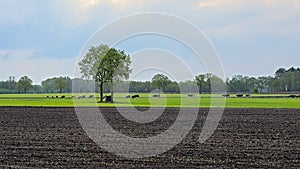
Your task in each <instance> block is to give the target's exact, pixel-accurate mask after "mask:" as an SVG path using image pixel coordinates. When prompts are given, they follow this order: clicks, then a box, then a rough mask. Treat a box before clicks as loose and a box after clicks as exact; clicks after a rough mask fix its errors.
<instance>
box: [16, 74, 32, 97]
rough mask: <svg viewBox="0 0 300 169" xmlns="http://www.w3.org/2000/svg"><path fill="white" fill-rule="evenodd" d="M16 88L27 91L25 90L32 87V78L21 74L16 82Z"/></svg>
mask: <svg viewBox="0 0 300 169" xmlns="http://www.w3.org/2000/svg"><path fill="white" fill-rule="evenodd" d="M16 88H17V90H18V91H19V92H24V93H27V91H28V90H29V89H31V88H32V80H31V79H29V78H28V77H27V76H23V77H21V78H20V80H19V81H18V82H17V85H16Z"/></svg>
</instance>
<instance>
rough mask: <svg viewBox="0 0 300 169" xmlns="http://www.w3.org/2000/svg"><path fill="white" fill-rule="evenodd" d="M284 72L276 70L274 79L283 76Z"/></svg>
mask: <svg viewBox="0 0 300 169" xmlns="http://www.w3.org/2000/svg"><path fill="white" fill-rule="evenodd" d="M285 72H286V70H285V68H279V69H278V70H276V72H275V78H278V77H280V76H281V75H283V74H284V73H285Z"/></svg>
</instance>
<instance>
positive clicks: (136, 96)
mask: <svg viewBox="0 0 300 169" xmlns="http://www.w3.org/2000/svg"><path fill="white" fill-rule="evenodd" d="M139 97H140V95H138V94H136V95H133V96H131V98H133V99H135V98H139Z"/></svg>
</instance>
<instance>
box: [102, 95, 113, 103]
mask: <svg viewBox="0 0 300 169" xmlns="http://www.w3.org/2000/svg"><path fill="white" fill-rule="evenodd" d="M103 99H105V102H111V101H112V98H111V96H104V97H103Z"/></svg>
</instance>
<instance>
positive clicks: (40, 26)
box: [0, 0, 300, 84]
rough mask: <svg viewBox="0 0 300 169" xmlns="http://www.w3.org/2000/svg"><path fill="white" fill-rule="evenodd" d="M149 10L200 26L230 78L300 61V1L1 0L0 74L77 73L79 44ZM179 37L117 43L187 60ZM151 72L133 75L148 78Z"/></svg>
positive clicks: (43, 75)
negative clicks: (75, 70)
mask: <svg viewBox="0 0 300 169" xmlns="http://www.w3.org/2000/svg"><path fill="white" fill-rule="evenodd" d="M144 12H156V13H164V14H169V15H172V16H177V17H180V18H182V19H184V20H186V21H188V22H189V23H191V24H193V25H194V26H196V27H197V28H198V29H199V30H201V31H202V32H203V33H204V34H205V35H206V37H207V38H208V39H209V40H210V42H211V43H212V44H213V45H214V48H215V49H216V51H217V53H218V55H219V59H220V62H221V63H222V66H223V70H224V73H225V76H226V77H229V78H231V77H232V76H233V75H237V74H242V75H248V76H255V77H258V76H266V75H273V74H274V72H275V70H276V69H278V68H279V67H286V68H289V67H291V66H294V67H299V66H300V48H299V44H300V22H299V21H300V1H299V0H189V1H182V0H151V1H149V0H43V1H40V0H0V80H7V79H8V77H9V76H15V77H16V80H18V79H19V78H20V77H21V76H24V75H27V76H29V77H30V78H31V79H32V80H33V81H34V83H35V84H40V82H41V81H42V80H45V79H47V78H49V77H54V76H70V77H74V76H75V75H74V69H75V67H76V65H77V63H78V60H79V58H80V53H81V50H82V49H83V48H84V46H85V44H86V43H87V41H88V40H89V39H90V38H91V36H92V35H94V34H95V32H96V31H97V30H99V29H100V28H102V27H104V26H105V25H107V24H109V23H111V22H112V21H115V20H117V19H119V18H121V17H124V16H130V15H133V14H138V13H144ZM132 26H133V27H134V26H139V25H132ZM119 29H122V28H119ZM174 29H179V30H181V29H180V28H174ZM182 29H183V28H182ZM182 32H184V33H185V30H182ZM186 33H188V32H186ZM141 42H143V43H141ZM176 43H177V42H171V40H170V39H165V38H163V37H157V36H151V35H145V36H141V37H133V38H131V39H128V41H127V42H124V43H120V44H119V45H118V46H117V47H118V48H121V49H122V50H125V51H126V52H127V53H128V54H130V55H132V57H133V58H134V57H137V54H140V55H142V54H145V52H139V50H141V49H146V48H147V49H149V48H160V49H162V50H160V51H161V52H159V53H157V55H160V54H163V53H165V56H166V57H165V58H168V57H171V56H172V55H177V56H179V60H189V58H188V57H189V55H191V52H189V51H187V50H186V49H185V48H184V47H179V46H180V45H178V44H176ZM141 44H143V45H141ZM136 46H139V47H136ZM174 49H175V50H174ZM170 50H171V52H167V51H170ZM156 52H157V50H156ZM154 54H155V51H154ZM147 55H149V53H147V52H146V54H145V55H144V56H147ZM149 57H151V56H149ZM133 60H134V59H133ZM134 61H136V63H133V65H139V63H142V62H143V60H142V59H136V60H134ZM166 62H167V61H166ZM176 63H179V62H176ZM176 63H175V62H174V64H176ZM175 66H176V65H175ZM189 66H190V67H192V68H193V67H197V66H198V67H199V69H198V72H197V71H196V73H205V66H203V65H200V64H199V65H193V63H192V62H188V61H187V67H189ZM177 71H178V74H180V73H181V76H184V75H183V74H182V72H181V71H180V69H177ZM150 72H151V71H150ZM175 72H176V70H175ZM149 74H151V73H149V72H148V73H144V77H142V75H136V77H138V76H140V77H139V78H137V79H145V80H147V77H146V75H148V76H149ZM186 77H188V76H186ZM150 78H151V77H150ZM175 79H176V78H175ZM179 80H184V78H182V79H179Z"/></svg>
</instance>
